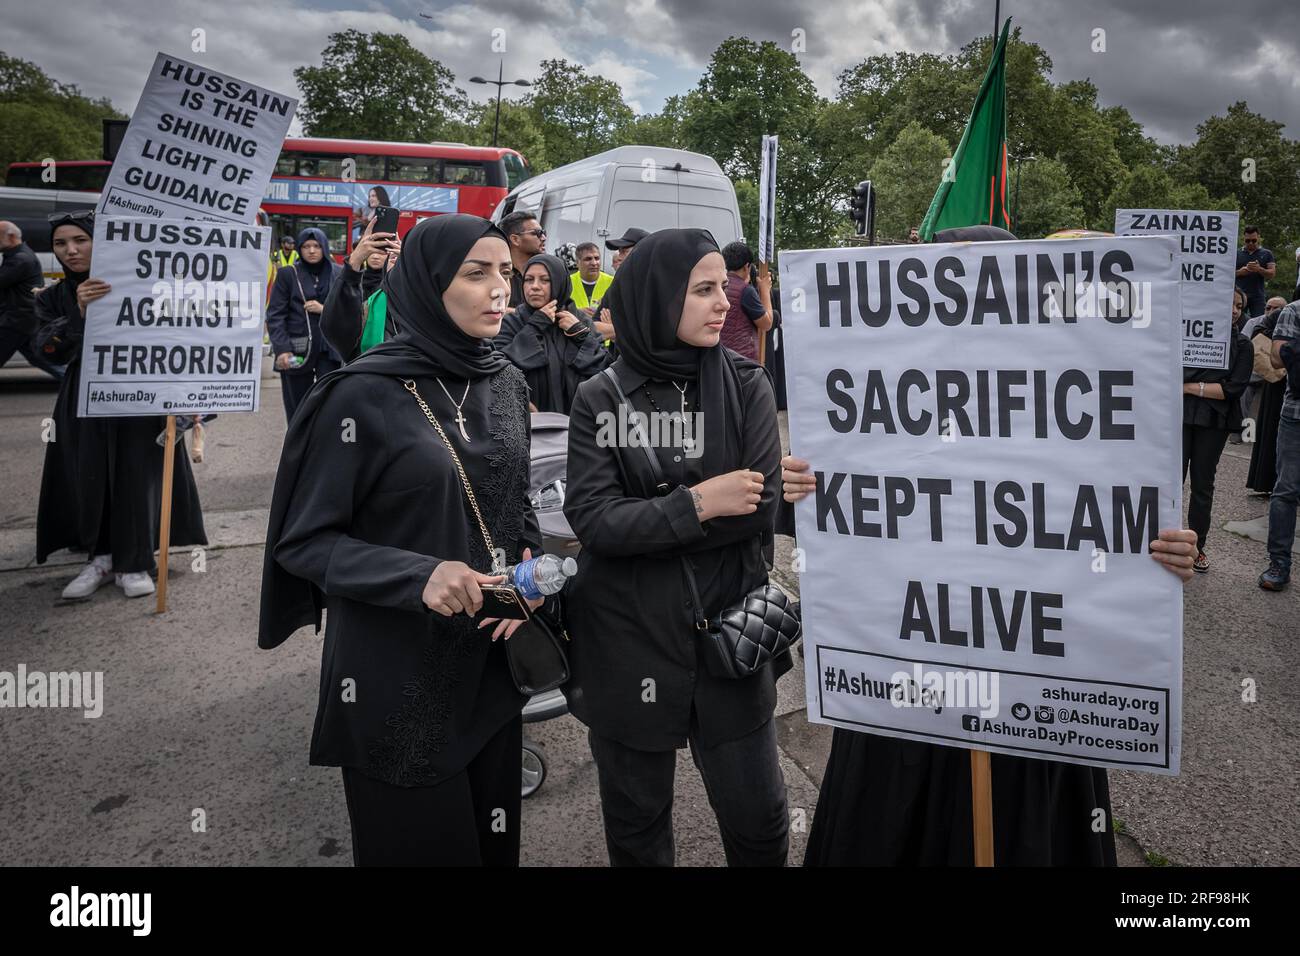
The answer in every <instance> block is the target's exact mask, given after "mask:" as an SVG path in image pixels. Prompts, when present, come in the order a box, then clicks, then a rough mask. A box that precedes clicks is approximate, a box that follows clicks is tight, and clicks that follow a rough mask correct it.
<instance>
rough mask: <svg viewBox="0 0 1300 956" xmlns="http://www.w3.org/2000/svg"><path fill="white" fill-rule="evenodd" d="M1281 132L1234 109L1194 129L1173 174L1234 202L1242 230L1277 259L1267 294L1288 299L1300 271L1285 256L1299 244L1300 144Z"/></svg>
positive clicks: (1239, 108)
mask: <svg viewBox="0 0 1300 956" xmlns="http://www.w3.org/2000/svg"><path fill="white" fill-rule="evenodd" d="M1282 128H1283V124H1281V123H1278V122H1274V121H1273V120H1269V119H1266V118H1264V117H1263V116H1261V115H1259V114H1258V113H1254V112H1252V111H1251V110H1250V108H1249V107H1248V106H1247V105H1246V103H1245V102H1237V103H1234V104H1232V106H1230V107H1229V108H1228V112H1227V114H1226V115H1224V116H1211V117H1210V118H1209V119H1207V120H1206V121H1205V122H1204V123H1202V124H1200V125H1199V126H1197V127H1196V142H1195V143H1193V144H1192V145H1191V146H1182V147H1179V148H1178V150H1177V155H1176V158H1175V161H1174V164H1173V168H1172V173H1173V176H1174V179H1175V180H1176V181H1178V182H1181V183H1184V184H1189V185H1190V184H1192V183H1199V184H1200V185H1202V186H1204V187H1205V188H1206V189H1207V190H1208V191H1209V193H1210V195H1211V196H1219V197H1222V198H1224V199H1228V198H1231V199H1232V200H1234V203H1235V205H1237V206H1238V207H1239V208H1240V209H1241V215H1242V223H1241V224H1242V226H1245V225H1247V224H1249V225H1253V226H1258V227H1259V229H1260V232H1261V235H1262V237H1263V239H1264V245H1265V246H1267V247H1269V248H1270V249H1272V250H1273V252H1274V254H1275V255H1276V256H1277V266H1278V268H1277V277H1276V278H1275V279H1274V280H1273V281H1272V282H1270V283H1269V284H1268V291H1269V294H1270V295H1272V294H1276V295H1282V296H1285V297H1286V298H1288V299H1289V298H1290V297H1291V293H1292V291H1293V290H1294V288H1295V280H1296V270H1295V257H1294V256H1291V255H1288V254H1286V250H1289V249H1294V248H1295V246H1296V243H1297V240H1300V144H1297V143H1296V141H1294V140H1289V139H1286V138H1285V137H1284V136H1283V135H1282Z"/></svg>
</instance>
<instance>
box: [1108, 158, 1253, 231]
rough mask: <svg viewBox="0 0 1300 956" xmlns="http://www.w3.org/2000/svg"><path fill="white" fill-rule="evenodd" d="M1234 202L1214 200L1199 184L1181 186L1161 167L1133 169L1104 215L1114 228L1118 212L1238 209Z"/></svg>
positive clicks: (1122, 182)
mask: <svg viewBox="0 0 1300 956" xmlns="http://www.w3.org/2000/svg"><path fill="white" fill-rule="evenodd" d="M1235 208H1236V203H1235V202H1234V201H1233V200H1231V199H1227V200H1223V199H1212V198H1211V197H1210V193H1209V191H1208V190H1207V189H1206V188H1205V187H1204V186H1202V185H1201V184H1200V183H1178V182H1175V181H1174V179H1173V177H1171V176H1170V175H1169V173H1168V172H1167V171H1165V170H1164V169H1161V168H1160V167H1158V166H1139V167H1137V168H1135V169H1130V170H1129V171H1128V173H1127V174H1126V175H1125V176H1124V179H1123V180H1122V181H1121V182H1120V184H1119V185H1118V186H1117V187H1116V188H1115V191H1114V192H1113V193H1111V195H1110V198H1109V199H1107V200H1106V205H1105V207H1104V208H1103V210H1102V215H1103V217H1104V218H1105V220H1106V221H1107V222H1109V223H1110V224H1111V225H1109V226H1107V227H1106V228H1107V229H1111V228H1114V223H1115V210H1116V209H1235Z"/></svg>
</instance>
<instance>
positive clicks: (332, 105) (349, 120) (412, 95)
mask: <svg viewBox="0 0 1300 956" xmlns="http://www.w3.org/2000/svg"><path fill="white" fill-rule="evenodd" d="M293 76H294V79H295V80H297V81H298V88H299V89H300V90H301V91H302V99H301V102H300V103H299V104H298V116H299V118H300V119H301V120H302V125H303V130H304V131H305V132H306V134H307V135H308V136H333V137H339V138H343V139H377V140H395V141H399V142H412V143H427V142H434V141H436V140H440V139H443V138H444V137H445V136H446V135H447V134H448V131H449V130H455V129H456V128H457V123H458V122H463V121H464V119H465V117H466V115H467V113H468V110H469V97H468V96H466V94H465V91H464V90H461V89H458V88H457V87H456V86H455V79H456V77H455V75H454V74H453V73H452V72H451V71H450V70H449V69H447V68H446V67H445V66H443V65H442V64H441V63H439V62H438V61H437V60H434V59H430V58H429V57H427V56H425V55H424V54H423V53H421V52H420V51H419V50H417V49H415V47H413V46H411V43H410V41H409V40H407V39H406V37H404V36H402V35H401V34H397V33H362V32H361V31H360V30H344V31H343V32H342V33H332V34H330V37H329V44H328V45H327V46H326V47H325V50H324V51H323V53H322V54H321V65H320V66H300V67H298V68H297V69H295V70H294V71H293Z"/></svg>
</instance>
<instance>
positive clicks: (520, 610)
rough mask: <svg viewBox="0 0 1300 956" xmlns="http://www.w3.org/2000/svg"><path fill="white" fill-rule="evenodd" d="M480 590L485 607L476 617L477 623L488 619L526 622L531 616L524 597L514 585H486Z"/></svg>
mask: <svg viewBox="0 0 1300 956" xmlns="http://www.w3.org/2000/svg"><path fill="white" fill-rule="evenodd" d="M479 590H480V591H482V592H483V607H482V609H480V610H479V612H478V613H477V614H475V615H474V620H475V621H481V620H483V619H484V618H487V617H497V618H503V619H505V620H507V621H526V620H528V618H529V617H530V616H531V614H530V612H529V610H528V605H527V604H525V603H524V596H523V595H522V594H520V593H519V589H518V588H517V587H515V586H514V585H513V584H484V585H482V586H480V587H479Z"/></svg>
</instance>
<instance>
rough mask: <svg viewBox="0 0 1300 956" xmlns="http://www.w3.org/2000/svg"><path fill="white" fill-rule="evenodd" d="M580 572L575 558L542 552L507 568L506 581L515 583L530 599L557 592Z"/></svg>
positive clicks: (534, 599) (533, 599)
mask: <svg viewBox="0 0 1300 956" xmlns="http://www.w3.org/2000/svg"><path fill="white" fill-rule="evenodd" d="M577 573H578V562H577V561H574V560H573V558H559V557H556V556H555V555H553V554H542V555H538V556H537V557H535V558H529V559H528V560H527V561H520V562H519V563H518V564H516V565H512V566H511V567H508V568H506V583H507V584H513V585H514V586H515V587H517V588H518V589H519V591H520V593H522V594H523V596H524V597H526V598H528V600H530V601H536V600H537V599H538V598H540V597H545V596H546V595H548V594H557V593H558V592H559V590H560V589H561V588H562V587H564V582H565V581H567V580H568V579H569V578H571V577H573V576H574V575H575V574H577Z"/></svg>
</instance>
